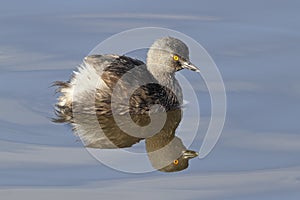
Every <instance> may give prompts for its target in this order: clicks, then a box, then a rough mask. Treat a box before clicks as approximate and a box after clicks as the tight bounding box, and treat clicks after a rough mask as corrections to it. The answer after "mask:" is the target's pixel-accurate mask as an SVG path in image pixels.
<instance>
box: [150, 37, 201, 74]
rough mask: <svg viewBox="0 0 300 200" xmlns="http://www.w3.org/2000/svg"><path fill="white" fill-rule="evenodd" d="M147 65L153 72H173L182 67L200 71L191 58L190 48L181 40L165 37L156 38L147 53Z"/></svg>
mask: <svg viewBox="0 0 300 200" xmlns="http://www.w3.org/2000/svg"><path fill="white" fill-rule="evenodd" d="M147 67H148V70H149V71H150V72H151V73H152V74H154V75H155V74H156V73H159V74H173V73H175V72H176V71H179V70H181V69H189V70H192V71H196V72H199V69H198V68H197V67H196V66H195V65H193V64H192V63H191V62H190V60H189V49H188V47H187V45H186V44H185V43H183V42H182V41H181V40H179V39H177V38H173V37H165V38H161V39H158V40H156V41H155V42H154V43H153V45H152V46H151V47H150V49H149V51H148V54H147Z"/></svg>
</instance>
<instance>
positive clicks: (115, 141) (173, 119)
mask: <svg viewBox="0 0 300 200" xmlns="http://www.w3.org/2000/svg"><path fill="white" fill-rule="evenodd" d="M161 115H162V113H155V114H153V115H152V116H151V117H152V119H153V118H157V119H160V118H162V116H161ZM166 115H167V116H166V119H165V123H164V126H163V128H162V129H161V130H159V132H157V133H155V134H153V135H148V136H147V135H146V134H144V135H143V134H140V133H139V135H143V137H135V136H132V135H130V133H126V132H125V131H124V130H122V128H120V125H119V124H117V123H116V121H115V117H114V116H103V115H97V116H94V115H90V114H85V113H84V112H78V113H77V114H76V118H75V119H76V121H73V122H72V124H73V125H74V129H75V130H76V132H75V133H77V134H78V135H79V136H80V138H81V140H82V142H83V143H84V144H85V146H86V147H89V148H98V149H117V148H126V147H131V146H133V145H134V144H136V143H138V142H140V141H141V140H145V144H146V145H145V146H146V151H147V155H148V158H149V160H150V162H151V165H152V166H153V167H154V168H155V169H157V170H159V171H163V172H175V171H181V170H184V169H186V168H187V167H188V164H189V163H188V162H189V159H191V158H194V157H196V156H197V155H198V153H197V152H195V151H192V150H187V149H186V147H185V146H184V144H183V143H182V141H181V139H180V138H179V137H177V136H175V131H176V129H177V127H178V125H179V123H180V121H181V118H182V110H181V109H175V110H170V111H167V112H166ZM95 121H97V123H95ZM121 121H122V124H121V126H126V124H130V123H131V122H132V121H134V122H135V123H136V124H138V125H139V126H147V125H148V124H149V123H150V121H151V120H150V116H149V115H146V114H143V115H142V114H132V115H131V118H127V117H122V118H121ZM150 132H151V131H150Z"/></svg>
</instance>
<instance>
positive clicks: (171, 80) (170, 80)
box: [148, 69, 183, 103]
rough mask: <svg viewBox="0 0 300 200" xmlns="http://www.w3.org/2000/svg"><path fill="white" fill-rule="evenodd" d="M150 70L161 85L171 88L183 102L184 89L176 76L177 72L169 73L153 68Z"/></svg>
mask: <svg viewBox="0 0 300 200" xmlns="http://www.w3.org/2000/svg"><path fill="white" fill-rule="evenodd" d="M148 70H149V69H148ZM149 71H150V73H151V74H152V75H153V77H154V78H155V79H156V80H157V82H158V83H159V84H160V85H162V86H164V87H167V88H168V89H170V90H171V91H172V92H173V93H174V94H175V95H176V97H177V98H178V100H179V102H181V103H182V98H183V97H182V90H181V87H180V85H179V83H178V81H177V79H176V78H175V72H174V73H169V72H160V71H151V69H150V70H149Z"/></svg>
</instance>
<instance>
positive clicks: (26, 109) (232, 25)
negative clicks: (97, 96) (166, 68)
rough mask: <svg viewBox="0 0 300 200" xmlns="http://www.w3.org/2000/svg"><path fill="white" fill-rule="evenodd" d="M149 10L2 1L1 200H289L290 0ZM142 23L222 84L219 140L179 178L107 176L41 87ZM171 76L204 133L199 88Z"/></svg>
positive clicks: (296, 171) (204, 104)
mask: <svg viewBox="0 0 300 200" xmlns="http://www.w3.org/2000/svg"><path fill="white" fill-rule="evenodd" d="M157 2H158V1H157ZM158 4H159V6H157V4H156V1H151V2H148V3H144V2H143V3H141V2H140V1H132V2H130V3H128V4H126V5H124V3H122V2H121V1H112V2H110V3H108V2H107V3H100V2H96V1H94V2H89V3H87V2H86V1H76V2H73V3H69V2H68V3H67V2H65V3H62V2H59V1H52V2H48V3H42V2H40V1H33V0H32V1H27V2H26V4H25V2H17V1H10V2H5V3H4V2H3V3H2V5H1V8H0V25H1V29H0V35H1V37H0V110H1V111H0V143H1V144H0V149H1V151H0V160H1V162H0V169H1V171H0V188H1V190H0V193H1V196H4V199H17V198H18V199H19V198H20V197H21V198H26V199H27V198H33V197H37V196H38V195H43V197H45V198H46V199H53V198H55V197H58V196H62V195H64V196H65V197H66V198H70V199H71V198H72V199H81V198H82V197H83V196H85V197H86V196H87V195H88V196H89V197H91V198H96V197H97V198H99V197H103V198H105V197H106V198H108V197H110V198H111V199H117V198H118V199H119V197H120V196H125V195H126V196H128V198H132V199H135V198H140V197H141V196H143V198H144V197H145V199H153V198H156V197H157V198H159V197H160V198H161V197H162V196H163V197H164V198H165V199H199V198H202V199H229V198H230V199H299V196H300V193H299V190H298V188H299V186H300V182H299V179H300V161H299V152H300V148H299V147H300V143H299V141H300V135H299V122H298V119H299V113H300V107H299V99H300V92H299V91H300V82H299V68H298V65H299V64H298V63H299V61H300V59H299V56H298V54H299V53H298V52H299V50H300V47H299V45H298V44H299V42H300V35H299V31H300V25H299V23H298V19H299V12H298V8H299V3H298V2H297V1H289V2H281V1H264V2H261V1H256V0H255V1H251V2H246V3H245V2H240V1H237V0H231V1H226V2H220V1H219V2H207V1H197V2H196V1H195V2H190V3H187V2H184V3H183V2H182V1H169V2H168V1H166V2H163V3H162V2H159V3H158ZM142 26H162V27H167V28H171V29H174V30H178V31H181V32H183V33H185V34H187V35H189V36H191V37H192V38H194V39H195V40H197V41H198V42H199V43H201V44H202V45H203V46H204V47H205V48H206V50H207V51H208V52H209V53H210V54H211V56H212V57H213V59H214V61H215V62H216V64H217V65H218V67H219V70H220V72H221V74H222V76H223V79H224V81H225V86H226V89H227V98H228V108H227V110H228V111H227V120H226V124H225V127H224V131H223V133H222V135H221V138H220V140H219V142H218V143H217V146H216V147H215V148H214V149H213V151H212V152H211V154H209V156H208V157H206V158H205V159H203V160H199V159H193V160H191V161H190V167H189V169H187V170H184V171H182V172H179V173H172V174H165V173H162V172H157V171H156V172H151V173H146V174H139V175H136V174H128V173H122V172H118V171H115V170H112V169H110V168H108V167H106V166H104V165H101V164H100V163H99V162H97V161H96V160H95V159H93V157H92V156H91V155H90V154H89V153H88V152H87V151H86V150H85V149H84V148H83V147H82V144H81V142H79V141H78V138H76V137H75V136H74V135H73V134H72V131H71V128H70V127H68V126H64V125H56V124H53V123H52V122H50V120H49V119H50V118H51V117H53V105H54V103H55V96H54V88H51V87H49V86H50V85H51V83H52V82H53V81H56V80H67V79H68V78H69V76H70V74H71V72H72V70H73V69H74V68H75V67H76V66H77V65H78V64H79V63H80V62H81V59H82V58H83V57H84V56H86V55H87V54H88V53H89V51H90V50H91V49H92V48H93V47H94V46H96V45H97V44H98V43H99V42H101V41H102V40H104V39H106V38H107V37H109V36H111V35H112V34H115V33H118V32H120V31H123V30H126V29H129V28H135V27H142ZM182 73H184V74H186V75H187V76H190V77H191V80H195V81H194V84H195V87H197V88H199V90H198V93H197V95H198V97H199V98H200V99H201V101H200V102H199V104H200V107H201V114H202V116H201V117H202V118H201V125H203V126H205V125H206V124H207V120H208V118H209V114H210V112H209V109H208V107H209V106H210V104H209V97H208V94H207V92H206V91H205V86H203V84H202V82H201V80H198V77H197V76H194V75H192V74H191V73H189V72H182ZM188 106H190V107H193V106H196V105H188ZM187 118H188V116H187ZM190 123H192V121H191V122H190ZM203 129H204V128H203ZM186 131H188V130H186ZM199 131H200V132H199V137H198V138H197V139H196V140H195V142H194V143H193V144H192V146H191V149H198V148H199V147H200V145H201V143H200V142H201V141H202V137H203V135H202V134H201V133H202V132H203V131H205V130H202V129H201V128H200V130H199ZM178 134H180V133H178ZM137 188H138V190H137Z"/></svg>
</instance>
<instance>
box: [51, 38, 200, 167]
mask: <svg viewBox="0 0 300 200" xmlns="http://www.w3.org/2000/svg"><path fill="white" fill-rule="evenodd" d="M182 69H189V70H192V71H195V72H199V69H198V68H197V67H196V66H195V65H193V64H192V63H191V62H190V59H189V49H188V47H187V45H186V44H185V43H184V42H182V41H181V40H179V39H177V38H174V37H163V38H159V39H157V40H156V41H154V43H153V44H152V46H151V47H150V48H149V50H148V53H147V59H146V63H144V62H143V61H140V60H138V59H135V58H131V57H128V56H125V55H116V54H104V55H98V54H96V55H89V56H87V57H85V58H84V59H83V62H82V64H81V65H80V66H79V67H78V69H77V71H74V72H73V74H72V76H71V78H70V80H68V81H66V82H63V81H56V82H54V84H53V85H54V86H56V87H57V89H56V92H57V93H59V94H60V95H59V97H58V100H57V103H56V104H55V114H56V116H57V117H56V118H55V119H53V121H54V122H57V123H69V124H71V125H72V126H73V130H74V132H75V133H76V134H77V135H78V136H79V137H80V139H81V140H82V142H83V143H84V145H85V146H86V147H89V148H99V149H112V148H127V147H131V146H132V145H134V144H136V143H138V142H140V141H141V140H144V139H145V140H146V149H147V150H148V152H156V150H157V148H158V147H155V145H154V146H153V145H151V144H154V143H155V142H153V141H156V140H157V141H158V140H160V139H162V140H163V141H162V142H160V144H161V145H158V146H159V147H161V148H162V144H164V145H167V144H169V143H170V142H171V141H173V140H174V141H178V142H177V145H175V146H180V148H178V149H180V151H179V152H180V154H178V158H177V159H173V160H177V161H176V162H178V161H182V160H183V161H184V162H185V164H184V165H182V168H186V167H187V166H186V161H188V159H190V158H193V157H195V156H197V155H198V154H197V153H196V152H194V151H191V150H186V148H185V147H184V145H182V142H181V140H180V139H178V138H177V137H175V130H176V128H173V129H172V130H173V131H167V132H168V135H169V136H168V137H166V134H165V133H164V134H162V131H161V130H160V131H157V132H156V133H153V134H148V133H147V131H146V133H142V132H138V133H134V134H133V135H132V132H135V131H131V133H129V132H130V131H129V132H128V131H127V132H126V131H124V130H123V129H122V127H120V126H119V125H120V124H119V123H118V122H120V121H121V125H124V126H129V127H130V126H131V125H132V121H133V122H134V124H136V125H137V126H140V127H147V125H149V124H150V123H151V122H152V121H153V119H154V118H153V116H160V114H161V113H166V119H165V121H166V122H165V123H167V122H168V123H169V124H170V123H171V122H172V119H173V118H174V116H176V115H174V114H173V115H170V114H169V113H173V112H174V111H178V110H180V111H181V107H182V104H183V95H182V89H181V86H180V84H179V82H178V80H177V79H176V77H175V73H176V72H178V71H180V70H182ZM177 115H178V114H177ZM168 116H169V118H168ZM170 116H171V118H170ZM172 116H173V117H172ZM180 116H181V115H180ZM175 118H176V117H175ZM116 119H118V120H116ZM157 119H158V120H159V119H160V118H159V117H158V118H157ZM170 119H171V121H170ZM180 119H181V118H180ZM168 120H169V121H168ZM179 122H180V120H179V121H178V120H177V122H174V121H173V123H174V127H177V126H178V124H179ZM169 127H170V125H169ZM162 130H163V129H162ZM163 132H164V131H163ZM147 134H148V135H147ZM164 138H165V139H164ZM179 140H180V141H179ZM180 142H181V145H180ZM152 157H153V156H150V154H149V159H150V160H151V159H152ZM152 160H153V159H152ZM171 165H172V166H173V167H174V166H175V168H176V167H177V168H178V170H173V169H172V167H171V168H170V169H169V168H168V167H166V168H164V167H163V168H159V169H160V170H161V171H166V172H167V171H179V166H181V165H178V164H174V163H173V164H172V163H171ZM168 166H169V165H168ZM169 167H170V166H169ZM175 168H174V169H175Z"/></svg>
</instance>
